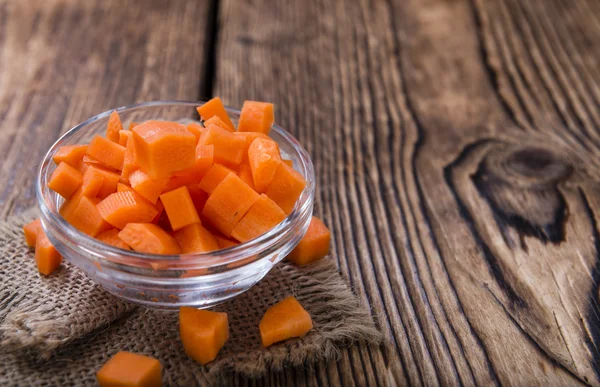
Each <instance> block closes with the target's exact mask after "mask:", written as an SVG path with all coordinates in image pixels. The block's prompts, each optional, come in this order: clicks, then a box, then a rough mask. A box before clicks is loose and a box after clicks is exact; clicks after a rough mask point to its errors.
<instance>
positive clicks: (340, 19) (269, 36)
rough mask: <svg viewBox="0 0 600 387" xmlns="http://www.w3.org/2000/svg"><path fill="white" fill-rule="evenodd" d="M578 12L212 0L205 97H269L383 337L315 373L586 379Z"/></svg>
mask: <svg viewBox="0 0 600 387" xmlns="http://www.w3.org/2000/svg"><path fill="white" fill-rule="evenodd" d="M575 3H577V4H575ZM592 3H593V2H592ZM590 7H596V8H597V5H596V4H591V3H590V2H572V3H571V2H560V1H551V2H525V3H523V2H517V1H509V0H506V1H499V2H491V1H490V2H487V1H483V0H481V1H476V0H474V1H466V0H465V1H452V2H447V1H437V0H428V1H420V0H412V1H388V2H383V1H367V0H362V1H357V2H343V1H327V2H326V1H318V0H314V1H309V2H308V3H307V2H294V3H290V2H285V3H273V2H268V1H252V2H249V1H233V0H225V1H223V2H221V14H220V17H221V19H220V25H221V29H220V32H219V50H218V56H217V60H218V67H217V79H216V84H215V86H216V88H215V91H214V94H215V95H220V96H221V97H223V98H224V99H225V101H226V102H227V103H229V104H231V105H238V106H239V105H240V104H241V103H242V102H243V100H244V99H258V100H269V101H275V102H276V104H277V106H278V112H277V117H278V121H279V122H280V123H281V124H282V125H283V126H284V127H286V128H288V129H289V130H290V131H291V132H292V133H294V134H295V135H296V136H297V137H298V138H299V139H300V141H301V142H302V143H303V144H305V146H306V147H307V149H308V151H309V152H310V153H311V156H312V157H313V160H314V162H315V165H316V168H317V178H318V190H317V203H318V205H317V208H316V212H317V214H318V215H320V216H323V217H324V218H325V220H326V222H327V223H328V224H329V225H330V226H331V228H332V231H333V236H334V241H335V243H334V247H333V257H334V259H336V260H337V262H338V265H339V267H340V270H341V271H342V272H343V273H344V274H345V275H346V276H347V277H348V279H349V280H350V282H351V283H352V285H353V286H354V288H355V289H356V291H357V293H358V294H359V296H360V297H361V298H362V299H363V300H364V301H365V302H368V303H369V304H370V305H371V306H372V309H373V313H374V315H375V316H379V317H380V319H379V320H378V321H379V324H380V327H381V329H382V331H383V332H384V333H385V334H386V336H387V337H388V340H389V341H388V345H387V346H385V347H384V348H382V349H381V350H373V349H370V350H367V349H350V350H344V351H342V355H341V357H340V359H339V360H338V361H337V362H336V363H330V364H329V365H328V366H327V370H326V372H324V370H323V371H322V370H321V369H320V368H319V369H317V370H316V372H317V373H318V375H319V376H318V380H326V381H325V382H323V384H332V385H338V384H343V385H351V384H356V385H375V384H376V385H386V384H412V385H420V384H427V385H435V384H444V385H454V384H460V383H462V384H466V385H474V384H482V385H488V384H516V385H519V384H537V385H564V384H577V383H578V382H584V383H586V382H587V383H591V384H599V379H598V376H597V374H596V370H597V369H598V365H597V361H596V358H597V355H596V353H597V352H598V351H597V349H596V346H597V345H598V342H597V340H598V335H597V334H596V331H597V329H598V328H599V327H600V321H598V318H597V316H598V315H600V311H598V301H597V295H598V294H597V291H598V284H597V274H596V273H598V266H597V265H598V263H597V262H598V242H597V240H598V237H597V235H598V222H597V218H598V215H597V208H598V207H597V205H598V203H599V202H600V196H599V194H598V192H599V191H598V188H599V186H598V180H599V177H600V174H599V169H598V167H599V163H600V161H599V160H600V158H598V142H597V141H598V138H599V132H598V130H597V129H596V128H597V123H598V118H599V115H598V112H597V107H598V101H599V99H598V96H599V95H600V94H599V93H598V87H597V83H598V82H600V78H599V77H598V75H599V74H598V71H597V66H595V63H596V60H597V58H598V54H599V52H598V48H597V46H596V45H594V44H593V42H594V41H595V40H594V39H597V36H598V34H599V33H600V29H598V26H599V25H600V23H598V19H597V16H596V15H594V13H593V12H590V11H589V9H588V8H590ZM582 10H583V11H582ZM586 11H587V12H586ZM565 13H566V14H567V15H569V17H562V16H564V15H565ZM290 372H291V371H290ZM287 374H288V375H292V374H291V373H287Z"/></svg>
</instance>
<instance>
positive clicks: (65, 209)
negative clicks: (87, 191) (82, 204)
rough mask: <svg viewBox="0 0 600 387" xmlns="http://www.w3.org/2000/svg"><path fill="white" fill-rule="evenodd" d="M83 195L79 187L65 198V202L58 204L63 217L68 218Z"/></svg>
mask: <svg viewBox="0 0 600 387" xmlns="http://www.w3.org/2000/svg"><path fill="white" fill-rule="evenodd" d="M83 196H84V195H83V192H82V190H81V188H79V189H78V190H77V191H75V192H74V193H73V195H71V197H70V198H69V199H67V200H65V202H64V203H63V204H62V205H61V206H60V209H59V211H58V212H59V213H60V214H61V215H62V217H63V218H65V219H69V217H71V216H72V213H73V212H74V211H75V210H76V209H77V206H78V205H79V201H80V200H81V198H82V197H83Z"/></svg>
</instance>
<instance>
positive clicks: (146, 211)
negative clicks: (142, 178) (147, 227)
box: [97, 192, 158, 229]
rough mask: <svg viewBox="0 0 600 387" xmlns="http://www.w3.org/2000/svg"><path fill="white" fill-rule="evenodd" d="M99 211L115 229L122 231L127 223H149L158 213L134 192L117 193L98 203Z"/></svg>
mask: <svg viewBox="0 0 600 387" xmlns="http://www.w3.org/2000/svg"><path fill="white" fill-rule="evenodd" d="M97 207H98V211H99V212H100V215H101V216H102V218H103V219H104V220H106V221H107V222H108V223H110V224H111V225H112V226H113V227H116V228H118V229H122V228H123V227H125V225H126V224H127V223H147V222H150V221H152V219H154V217H155V216H156V214H157V213H158V211H156V209H155V208H154V207H153V206H152V204H150V202H148V201H147V200H146V199H144V198H143V197H141V196H140V195H138V194H136V193H134V192H115V193H114V194H111V195H109V196H107V197H106V198H105V199H104V200H102V201H101V202H100V203H98V206H97Z"/></svg>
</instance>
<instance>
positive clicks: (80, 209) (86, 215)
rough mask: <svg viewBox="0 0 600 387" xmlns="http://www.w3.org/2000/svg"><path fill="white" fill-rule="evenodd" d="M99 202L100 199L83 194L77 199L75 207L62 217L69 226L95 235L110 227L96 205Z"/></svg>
mask: <svg viewBox="0 0 600 387" xmlns="http://www.w3.org/2000/svg"><path fill="white" fill-rule="evenodd" d="M99 202H100V199H97V198H88V197H86V196H83V197H81V199H79V203H77V206H76V207H75V209H74V210H73V211H72V212H71V213H70V214H68V215H66V216H64V215H63V217H64V218H65V220H66V221H67V222H69V223H70V224H71V226H73V227H75V228H76V229H78V230H79V231H81V232H83V233H84V234H88V235H90V236H96V235H97V234H98V233H100V232H102V231H105V230H108V229H109V228H110V225H109V224H108V223H107V222H106V221H105V220H104V219H103V218H102V216H101V215H100V212H99V211H98V208H97V207H96V205H97V204H98V203H99Z"/></svg>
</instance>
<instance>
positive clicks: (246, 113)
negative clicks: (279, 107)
mask: <svg viewBox="0 0 600 387" xmlns="http://www.w3.org/2000/svg"><path fill="white" fill-rule="evenodd" d="M274 111H275V107H274V106H273V104H272V103H266V102H257V101H244V105H243V106H242V112H241V114H240V120H239V122H238V132H261V133H265V134H269V132H270V131H271V126H272V125H273V122H275V112H274Z"/></svg>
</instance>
